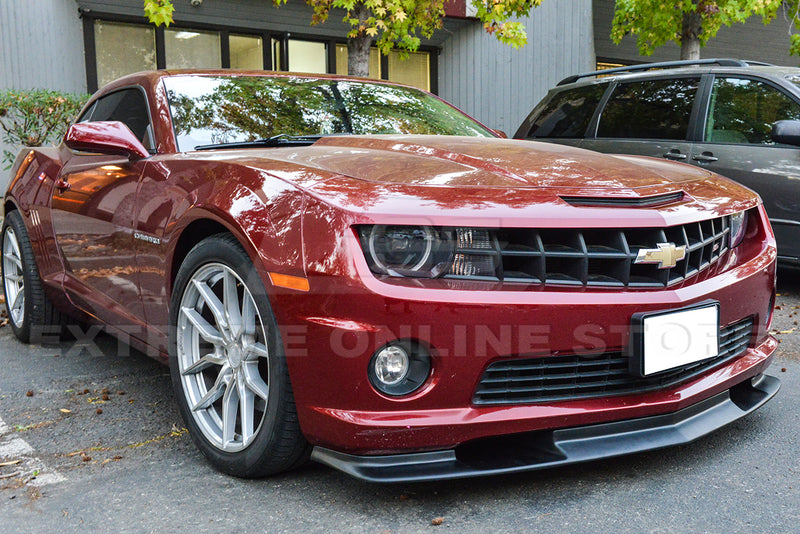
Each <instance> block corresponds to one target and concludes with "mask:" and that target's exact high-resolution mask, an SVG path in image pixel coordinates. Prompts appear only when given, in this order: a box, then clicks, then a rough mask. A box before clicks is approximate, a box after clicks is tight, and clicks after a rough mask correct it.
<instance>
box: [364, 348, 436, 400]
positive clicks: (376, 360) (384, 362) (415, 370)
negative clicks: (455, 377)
mask: <svg viewBox="0 0 800 534" xmlns="http://www.w3.org/2000/svg"><path fill="white" fill-rule="evenodd" d="M430 372H431V359H430V356H429V355H428V351H427V349H425V347H423V346H422V345H421V344H420V343H417V342H416V341H413V340H398V341H394V342H392V343H390V344H388V345H385V346H383V347H381V348H380V349H378V350H377V352H375V354H373V355H372V359H370V361H369V367H368V370H367V376H368V377H369V382H370V384H372V387H374V388H375V389H376V390H378V391H380V392H381V393H385V394H386V395H390V396H393V397H398V396H401V395H408V394H409V393H412V392H414V391H416V390H417V389H419V387H420V386H422V384H424V383H425V381H426V380H427V379H428V375H429V374H430Z"/></svg>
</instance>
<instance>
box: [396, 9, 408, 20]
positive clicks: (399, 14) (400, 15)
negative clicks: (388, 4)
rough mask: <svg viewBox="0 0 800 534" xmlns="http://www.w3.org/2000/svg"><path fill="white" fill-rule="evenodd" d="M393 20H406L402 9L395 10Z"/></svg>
mask: <svg viewBox="0 0 800 534" xmlns="http://www.w3.org/2000/svg"><path fill="white" fill-rule="evenodd" d="M394 20H396V21H397V22H403V21H404V20H406V12H405V11H402V10H400V11H398V12H396V13H395V14H394Z"/></svg>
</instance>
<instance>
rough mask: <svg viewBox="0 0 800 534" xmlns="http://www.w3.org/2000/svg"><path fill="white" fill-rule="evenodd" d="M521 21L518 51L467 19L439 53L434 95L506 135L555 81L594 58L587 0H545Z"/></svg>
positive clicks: (589, 67)
mask: <svg viewBox="0 0 800 534" xmlns="http://www.w3.org/2000/svg"><path fill="white" fill-rule="evenodd" d="M522 22H523V23H524V24H525V28H526V30H527V33H528V44H527V45H525V46H524V47H523V48H521V49H520V50H514V49H513V48H511V47H509V46H506V45H503V44H501V43H499V42H498V41H497V39H496V38H495V37H494V36H491V35H488V34H487V33H486V32H485V31H484V29H483V26H482V25H481V24H480V23H478V22H475V21H471V22H465V23H463V24H462V25H461V27H460V28H454V29H452V30H451V31H452V32H453V33H452V36H451V37H450V38H449V39H448V40H447V41H445V42H444V44H443V45H442V53H441V54H440V55H439V94H440V95H441V96H442V97H443V98H444V99H445V100H448V101H450V102H452V103H453V104H455V105H456V106H458V107H459V108H461V109H463V110H464V111H466V112H467V113H469V114H470V115H472V116H474V117H475V118H476V119H478V120H479V121H481V122H483V123H484V124H486V125H487V126H490V127H492V128H499V129H501V130H504V131H505V132H506V133H508V134H509V135H512V134H513V133H514V131H515V130H516V129H517V127H518V126H519V125H520V123H522V120H523V119H524V118H525V117H526V116H527V114H528V113H529V112H530V110H531V109H532V108H533V106H534V105H535V104H536V103H537V102H538V101H539V100H541V99H542V97H543V96H544V95H545V94H547V91H548V90H549V89H551V88H552V87H553V86H554V85H555V84H556V83H558V81H559V80H561V79H562V78H565V77H566V76H569V75H570V74H574V73H576V72H582V71H587V70H593V67H594V60H595V58H594V46H593V36H592V3H591V0H547V1H546V2H543V3H542V5H541V6H539V7H537V8H536V9H534V10H533V12H532V14H531V16H530V17H529V18H527V19H525V20H522Z"/></svg>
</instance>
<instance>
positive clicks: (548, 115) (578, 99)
mask: <svg viewBox="0 0 800 534" xmlns="http://www.w3.org/2000/svg"><path fill="white" fill-rule="evenodd" d="M607 87H608V86H607V85H606V84H595V85H586V86H583V87H579V88H577V89H572V90H569V91H562V92H560V93H556V94H555V95H553V97H552V98H551V99H550V100H549V101H547V102H546V103H545V104H544V105H543V106H540V107H539V109H538V110H534V112H533V113H532V115H534V116H535V118H534V119H533V124H532V125H531V128H530V130H528V134H527V135H526V137H559V138H562V139H575V138H581V137H583V135H584V133H586V128H587V127H588V126H589V122H590V121H591V120H592V115H594V110H595V108H597V104H598V103H600V99H601V98H602V97H603V93H605V90H606V88H607Z"/></svg>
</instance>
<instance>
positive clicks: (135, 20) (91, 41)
mask: <svg viewBox="0 0 800 534" xmlns="http://www.w3.org/2000/svg"><path fill="white" fill-rule="evenodd" d="M80 16H81V19H82V20H83V47H84V52H85V53H84V62H85V66H86V87H87V90H88V92H89V93H94V92H96V91H97V89H98V78H97V48H96V43H95V38H94V22H95V21H96V20H99V21H104V22H116V23H122V24H138V25H142V24H145V25H151V23H150V22H148V21H147V19H146V18H144V17H139V16H133V15H120V14H117V13H108V12H101V11H93V10H91V11H90V10H87V9H81V10H80ZM171 27H175V28H180V29H182V30H186V31H193V30H197V31H213V32H219V34H220V54H221V65H222V67H221V68H222V69H229V68H230V35H231V34H233V35H243V36H252V37H260V38H261V40H262V41H261V42H262V45H263V46H262V51H263V65H264V70H267V71H272V70H274V71H277V72H289V71H288V66H289V56H288V46H287V40H288V39H297V40H301V41H315V42H323V43H327V45H328V46H327V72H326V74H339V75H343V76H347V73H346V72H343V73H339V72H336V45H337V44H345V45H346V44H347V39H345V38H342V37H332V36H325V35H314V34H306V33H295V32H285V31H276V30H268V29H263V28H254V27H244V26H230V25H225V24H208V23H200V22H191V21H185V20H175V21H174V22H173V24H172V25H171ZM164 29H165V27H164V26H163V25H160V26H156V27H155V37H156V39H155V46H156V68H157V69H159V70H164V69H166V49H165V41H164ZM273 39H274V40H276V41H278V45H279V52H278V54H279V57H280V65H281V67H283V68H282V69H281V70H277V69H275V68H274V65H273V62H272V40H273ZM417 51H418V52H426V53H427V54H428V57H429V68H430V88H429V90H428V92H430V93H433V94H438V92H439V84H438V79H439V65H438V55H439V52H440V51H441V49H440V48H438V47H435V46H420V47H419V49H418V50H417ZM380 58H381V78H380V79H381V80H384V81H389V57H388V56H384V55H383V54H381V56H380Z"/></svg>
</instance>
